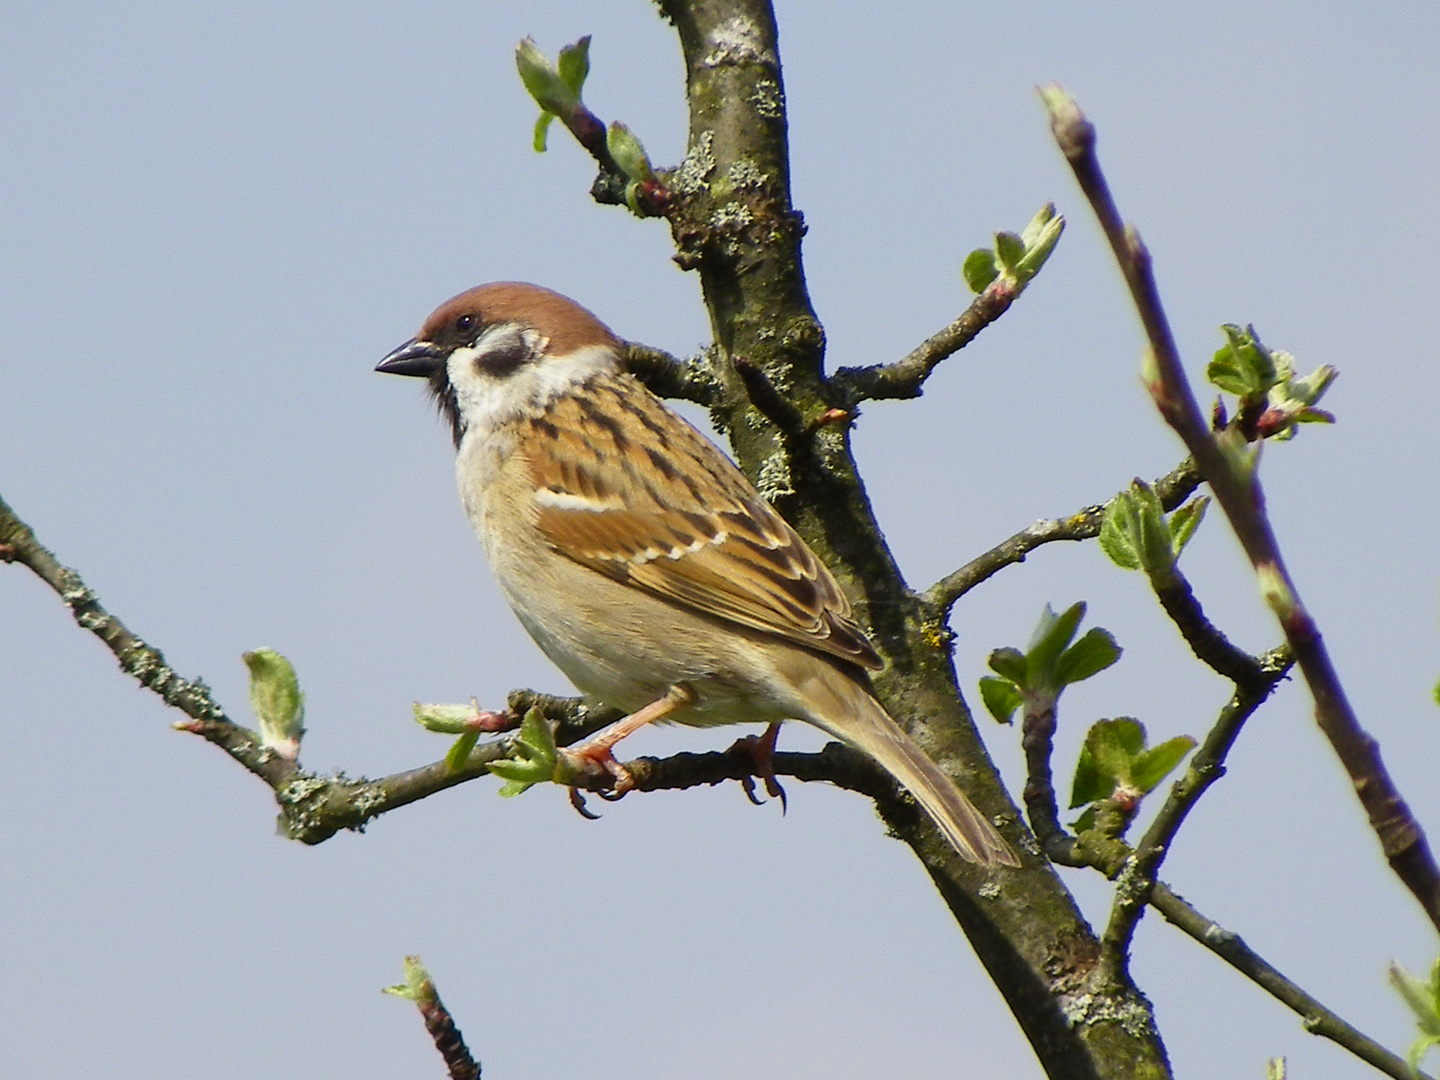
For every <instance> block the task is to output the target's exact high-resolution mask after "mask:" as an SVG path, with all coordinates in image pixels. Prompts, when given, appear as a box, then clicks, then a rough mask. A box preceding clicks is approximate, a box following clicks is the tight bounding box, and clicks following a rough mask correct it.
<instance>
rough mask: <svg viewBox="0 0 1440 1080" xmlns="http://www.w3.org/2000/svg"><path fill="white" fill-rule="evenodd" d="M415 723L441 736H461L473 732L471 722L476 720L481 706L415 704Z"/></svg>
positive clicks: (471, 704)
mask: <svg viewBox="0 0 1440 1080" xmlns="http://www.w3.org/2000/svg"><path fill="white" fill-rule="evenodd" d="M414 709H415V722H416V723H417V724H419V725H420V726H421V727H423V728H424V729H425V730H426V731H433V732H436V733H437V734H440V735H460V734H463V733H464V732H466V731H469V730H471V727H470V721H472V720H474V719H475V716H476V714H478V713H479V711H480V706H479V705H477V704H476V703H475V702H473V701H472V702H471V703H470V704H469V705H423V704H421V703H420V702H418V701H417V702H415V705H414Z"/></svg>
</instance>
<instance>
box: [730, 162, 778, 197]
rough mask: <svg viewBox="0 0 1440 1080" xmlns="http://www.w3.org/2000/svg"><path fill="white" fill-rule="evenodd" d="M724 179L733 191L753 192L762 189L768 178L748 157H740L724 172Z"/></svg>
mask: <svg viewBox="0 0 1440 1080" xmlns="http://www.w3.org/2000/svg"><path fill="white" fill-rule="evenodd" d="M725 179H726V181H728V182H729V184H730V188H731V190H733V191H753V190H755V189H757V188H763V187H764V186H765V185H766V184H767V183H768V182H769V179H770V178H769V177H768V176H766V175H765V171H764V170H763V169H761V168H760V166H759V165H756V164H755V162H753V161H751V160H750V159H749V158H748V157H742V158H740V159H739V160H738V161H736V162H735V164H733V165H731V166H730V168H728V169H726V170H725Z"/></svg>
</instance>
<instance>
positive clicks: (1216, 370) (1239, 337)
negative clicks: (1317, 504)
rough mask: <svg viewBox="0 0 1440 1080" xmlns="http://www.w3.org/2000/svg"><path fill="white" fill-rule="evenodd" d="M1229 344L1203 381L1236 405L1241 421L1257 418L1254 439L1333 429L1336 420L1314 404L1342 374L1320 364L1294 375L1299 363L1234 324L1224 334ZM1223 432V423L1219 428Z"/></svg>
mask: <svg viewBox="0 0 1440 1080" xmlns="http://www.w3.org/2000/svg"><path fill="white" fill-rule="evenodd" d="M1220 329H1221V330H1222V331H1223V332H1224V334H1225V344H1224V345H1223V346H1222V347H1221V348H1220V349H1219V350H1218V351H1217V352H1216V353H1215V355H1214V357H1213V358H1212V359H1211V361H1210V363H1209V364H1208V365H1207V366H1206V368H1205V376H1206V378H1208V379H1209V380H1210V381H1211V382H1212V383H1213V384H1215V385H1216V386H1218V387H1219V388H1220V389H1221V390H1225V391H1228V392H1229V393H1231V394H1234V395H1235V396H1236V397H1237V398H1238V399H1239V401H1238V403H1237V415H1239V416H1242V417H1245V416H1252V417H1254V421H1253V423H1254V429H1253V433H1252V432H1247V434H1253V435H1254V437H1256V438H1261V439H1266V438H1269V439H1289V438H1291V437H1292V436H1293V435H1294V434H1295V430H1296V428H1297V426H1298V425H1300V424H1333V423H1334V422H1335V416H1334V414H1333V413H1330V412H1327V411H1325V410H1324V409H1317V408H1315V403H1316V402H1317V401H1319V400H1320V398H1321V397H1322V396H1324V394H1325V391H1326V390H1328V389H1329V388H1330V384H1331V383H1332V382H1334V381H1335V377H1336V376H1337V375H1339V372H1338V371H1337V370H1336V369H1335V368H1334V367H1331V366H1330V365H1329V364H1322V365H1320V367H1318V368H1316V369H1315V370H1314V371H1312V372H1311V373H1310V374H1309V375H1306V376H1304V377H1303V378H1299V377H1297V376H1296V374H1295V358H1294V357H1293V356H1291V355H1290V354H1289V353H1287V352H1281V351H1280V350H1278V349H1275V350H1271V349H1267V348H1266V347H1265V346H1264V345H1263V344H1262V343H1261V341H1260V338H1259V336H1258V335H1257V334H1256V333H1255V328H1254V327H1253V326H1247V327H1245V328H1244V329H1243V330H1242V329H1241V328H1240V327H1238V326H1236V325H1234V324H1233V323H1226V324H1225V325H1224V326H1222V327H1221V328H1220ZM1219 426H1223V420H1222V423H1221V425H1219Z"/></svg>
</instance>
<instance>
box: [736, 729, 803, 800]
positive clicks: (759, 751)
mask: <svg viewBox="0 0 1440 1080" xmlns="http://www.w3.org/2000/svg"><path fill="white" fill-rule="evenodd" d="M779 737H780V725H779V724H771V725H770V726H769V727H767V728H766V729H765V732H764V734H763V735H746V736H745V737H744V738H741V739H736V740H735V742H734V743H733V744H732V745H731V747H730V749H729V750H728V751H726V752H727V753H736V754H740V755H742V756H744V757H747V758H749V759H750V768H751V772H750V774H749V775H748V776H742V777H741V778H740V786H741V787H742V788H744V790H745V797H746V798H747V799H749V800H750V801H751V802H752V803H754V804H755V805H756V806H761V805H763V802H764V800H762V799H760V798H758V797H756V795H755V781H756V780H757V779H758V780H759V781H760V782H761V783H762V784H764V785H765V794H767V795H769V796H770V797H771V798H772V799H779V800H780V813H781V815H782V816H783V815H784V814H785V812H786V811H787V810H789V809H790V800H789V799H788V798H787V797H786V795H785V789H784V788H783V787H781V786H780V781H779V780H777V779H776V778H775V740H776V739H778V738H779Z"/></svg>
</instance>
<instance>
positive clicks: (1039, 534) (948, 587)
mask: <svg viewBox="0 0 1440 1080" xmlns="http://www.w3.org/2000/svg"><path fill="white" fill-rule="evenodd" d="M1200 482H1201V477H1200V473H1199V471H1198V470H1197V469H1196V468H1195V463H1194V462H1193V461H1191V460H1190V459H1189V458H1186V459H1185V460H1184V461H1182V462H1181V463H1180V464H1179V465H1177V466H1175V468H1174V469H1172V470H1170V472H1168V473H1166V474H1165V475H1164V476H1162V477H1161V478H1160V479H1158V480H1156V481H1155V484H1154V488H1155V493H1156V494H1157V495H1159V496H1160V503H1161V505H1162V506H1164V507H1165V509H1166V510H1173V509H1175V507H1177V506H1179V505H1180V504H1181V503H1182V502H1184V501H1185V500H1186V499H1188V498H1189V497H1190V495H1191V493H1192V492H1193V491H1194V490H1195V489H1196V488H1197V487H1199V486H1200ZM1104 518H1105V504H1104V503H1096V504H1094V505H1092V506H1087V507H1085V508H1084V509H1083V510H1080V511H1078V512H1077V513H1074V514H1071V515H1070V516H1069V517H1064V518H1053V519H1051V520H1049V521H1045V520H1041V521H1037V522H1036V523H1035V524H1034V525H1031V526H1030V527H1029V528H1026V529H1021V530H1020V531H1019V532H1018V533H1016V534H1015V535H1014V536H1012V537H1010V539H1008V540H1006V541H1003V542H1002V543H999V544H997V545H995V547H993V548H991V549H990V550H989V551H987V552H985V554H983V555H980V556H978V557H977V558H974V559H971V560H970V561H969V562H968V563H966V564H965V565H964V566H962V567H960V569H959V570H956V571H955V572H954V573H952V574H947V575H946V576H945V577H943V578H941V579H940V580H939V581H937V582H936V583H935V584H934V585H932V586H930V588H928V589H926V590H925V593H924V596H923V600H924V603H925V604H926V605H927V606H928V607H930V608H931V609H932V610H934V611H936V612H938V613H940V614H942V615H943V614H944V613H946V612H948V611H949V610H950V609H951V608H952V607H953V606H954V605H955V601H957V600H959V599H960V597H962V596H964V595H965V594H966V593H967V592H969V591H970V590H971V589H973V588H975V586H976V585H979V584H980V583H981V582H982V581H985V580H986V579H987V578H990V577H993V576H994V575H995V574H997V573H998V572H999V571H1001V570H1003V569H1004V568H1005V567H1007V566H1010V565H1012V564H1013V563H1019V562H1024V561H1025V556H1026V555H1028V554H1030V552H1032V551H1034V550H1035V549H1036V548H1037V547H1040V546H1041V545H1042V544H1050V543H1053V542H1055V541H1056V540H1089V539H1091V538H1092V537H1095V536H1098V535H1100V523H1101V522H1102V521H1103V520H1104Z"/></svg>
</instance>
